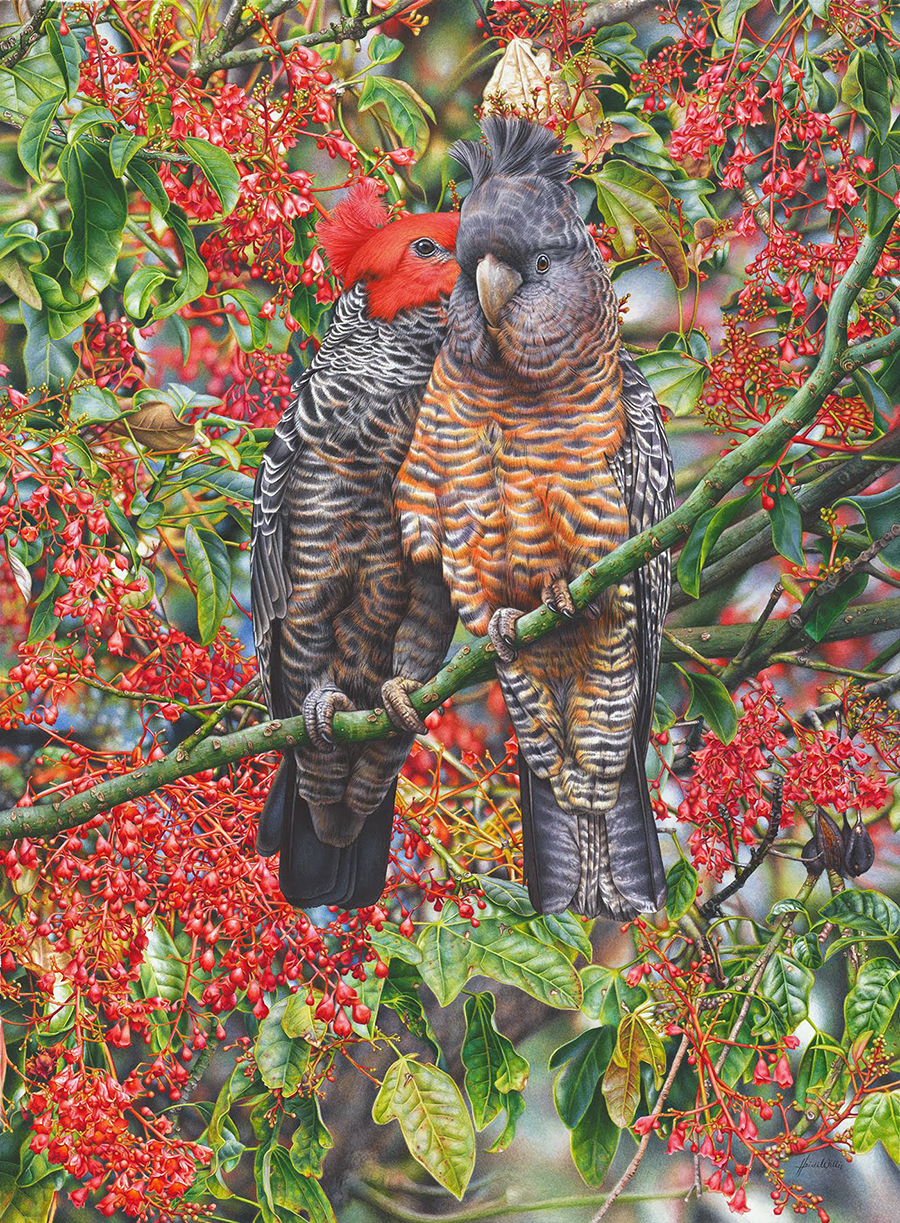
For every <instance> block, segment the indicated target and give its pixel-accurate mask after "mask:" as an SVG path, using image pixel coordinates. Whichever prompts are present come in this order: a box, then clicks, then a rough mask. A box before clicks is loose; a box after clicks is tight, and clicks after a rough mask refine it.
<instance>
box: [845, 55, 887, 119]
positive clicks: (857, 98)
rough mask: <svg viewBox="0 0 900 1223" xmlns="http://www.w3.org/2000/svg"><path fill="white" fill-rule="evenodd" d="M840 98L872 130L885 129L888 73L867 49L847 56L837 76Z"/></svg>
mask: <svg viewBox="0 0 900 1223" xmlns="http://www.w3.org/2000/svg"><path fill="white" fill-rule="evenodd" d="M841 101H842V102H844V103H846V105H847V106H849V107H850V109H851V110H855V111H856V113H857V114H858V115H862V116H863V118H864V119H865V120H866V121H867V124H868V126H869V127H870V128H871V129H872V131H873V132H876V133H881V132H886V131H887V130H888V129H889V128H890V126H891V102H890V93H889V90H888V77H887V73H886V72H885V70H884V68H883V67H882V65H881V63H880V61H879V60H878V57H877V56H875V55H873V54H872V53H871V51H857V52H856V54H855V55H853V56H852V58H851V59H850V62H849V63H848V65H847V71H846V72H845V73H844V75H843V77H842V78H841Z"/></svg>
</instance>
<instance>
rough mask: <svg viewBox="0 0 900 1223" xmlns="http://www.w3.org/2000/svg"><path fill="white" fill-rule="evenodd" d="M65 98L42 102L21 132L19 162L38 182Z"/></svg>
mask: <svg viewBox="0 0 900 1223" xmlns="http://www.w3.org/2000/svg"><path fill="white" fill-rule="evenodd" d="M64 96H65V95H64V94H62V93H58V94H54V95H53V97H52V98H48V99H47V101H46V102H41V104H40V106H36V107H35V108H34V110H33V111H32V112H31V114H30V115H29V116H28V118H27V119H26V120H25V122H24V123H23V124H22V130H21V131H20V132H19V139H18V143H17V145H16V148H17V151H18V154H19V161H20V162H21V163H22V165H23V166H24V167H25V170H26V171H27V172H28V173H29V174H30V175H31V177H32V178H33V179H35V180H36V181H37V182H40V181H41V157H42V155H43V152H44V145H45V144H46V143H47V135H48V133H49V131H50V127H51V125H52V123H53V120H54V118H55V117H56V113H57V111H58V110H59V106H60V103H61V102H62V100H63V98H64ZM4 253H6V252H4Z"/></svg>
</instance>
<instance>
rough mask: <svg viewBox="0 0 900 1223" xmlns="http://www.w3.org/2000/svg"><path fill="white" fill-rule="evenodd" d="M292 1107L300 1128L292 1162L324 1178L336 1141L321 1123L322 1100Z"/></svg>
mask: <svg viewBox="0 0 900 1223" xmlns="http://www.w3.org/2000/svg"><path fill="white" fill-rule="evenodd" d="M295 996H296V995H295ZM290 1108H291V1114H292V1116H294V1117H296V1118H297V1128H296V1129H295V1130H294V1132H293V1134H292V1135H291V1163H292V1164H293V1165H294V1167H295V1168H296V1169H297V1171H298V1172H299V1173H300V1175H301V1176H321V1175H322V1164H323V1163H324V1160H325V1156H326V1155H327V1154H328V1152H329V1151H330V1150H331V1148H332V1147H333V1146H334V1139H333V1138H332V1137H331V1134H330V1133H329V1130H328V1126H327V1125H325V1123H324V1122H323V1120H322V1114H321V1113H320V1112H319V1101H318V1099H317V1097H316V1096H299V1097H298V1098H297V1099H295V1100H292V1101H291V1106H290Z"/></svg>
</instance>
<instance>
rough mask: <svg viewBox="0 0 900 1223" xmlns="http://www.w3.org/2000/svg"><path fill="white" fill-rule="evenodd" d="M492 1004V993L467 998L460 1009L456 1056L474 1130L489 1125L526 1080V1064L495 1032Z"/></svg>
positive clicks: (499, 1033) (502, 1036)
mask: <svg viewBox="0 0 900 1223" xmlns="http://www.w3.org/2000/svg"><path fill="white" fill-rule="evenodd" d="M494 1005H495V1003H494V996H493V994H490V993H487V992H484V993H480V994H472V995H470V996H469V997H468V998H467V999H466V1004H465V1007H464V1015H465V1021H466V1034H465V1037H464V1039H463V1043H462V1050H461V1053H460V1057H461V1060H462V1064H463V1066H464V1068H465V1087H466V1095H467V1096H468V1097H469V1102H470V1103H471V1105H472V1116H473V1117H474V1119H475V1128H476V1129H477V1130H483V1129H484V1128H485V1126H487V1125H488V1124H490V1122H491V1121H493V1119H494V1118H495V1117H496V1116H497V1115H498V1113H499V1112H500V1111H501V1110H502V1109H503V1108H504V1107H505V1104H506V1098H507V1096H508V1094H509V1093H510V1092H513V1091H517V1092H520V1091H522V1090H523V1089H524V1087H525V1084H526V1083H527V1081H528V1062H527V1061H526V1060H525V1058H524V1057H522V1056H521V1055H520V1054H519V1053H518V1052H517V1051H516V1049H515V1046H514V1045H513V1043H512V1041H511V1040H509V1038H508V1037H506V1036H504V1035H503V1033H502V1032H500V1031H498V1029H497V1025H496V1022H495V1019H494Z"/></svg>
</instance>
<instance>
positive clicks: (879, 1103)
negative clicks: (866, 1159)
mask: <svg viewBox="0 0 900 1223" xmlns="http://www.w3.org/2000/svg"><path fill="white" fill-rule="evenodd" d="M876 1142H880V1143H881V1144H882V1145H883V1147H884V1149H885V1151H887V1153H888V1155H890V1157H891V1159H892V1160H893V1161H894V1163H895V1164H900V1092H897V1091H880V1092H876V1093H875V1094H874V1095H871V1096H866V1098H865V1099H864V1100H863V1102H862V1104H860V1106H859V1112H858V1113H857V1114H856V1120H855V1121H854V1122H853V1146H854V1148H855V1149H856V1150H857V1151H859V1152H862V1151H868V1150H870V1149H871V1148H872V1147H874V1145H875V1143H876Z"/></svg>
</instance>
